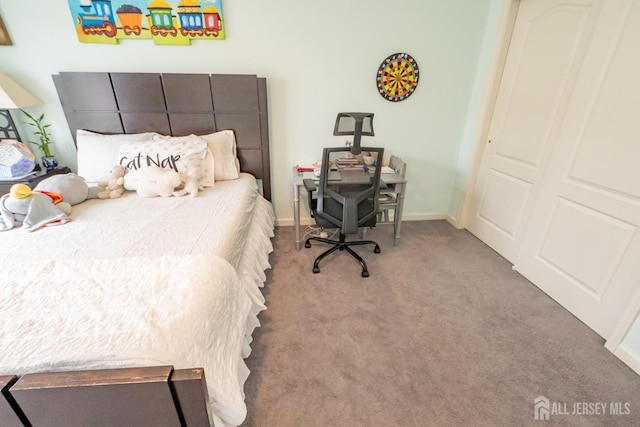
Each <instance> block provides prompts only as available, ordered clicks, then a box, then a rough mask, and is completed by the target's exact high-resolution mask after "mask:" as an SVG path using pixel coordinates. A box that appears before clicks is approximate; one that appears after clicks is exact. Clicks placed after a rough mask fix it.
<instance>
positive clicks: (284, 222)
mask: <svg viewBox="0 0 640 427" xmlns="http://www.w3.org/2000/svg"><path fill="white" fill-rule="evenodd" d="M439 219H446V220H447V221H448V217H447V215H446V214H436V213H434V214H420V215H403V216H402V221H433V220H439ZM310 224H313V220H312V219H311V217H304V218H300V225H302V226H305V225H310ZM453 225H454V226H455V224H453ZM292 226H293V218H282V219H277V220H276V227H292Z"/></svg>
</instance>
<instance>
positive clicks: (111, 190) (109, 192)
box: [98, 165, 129, 199]
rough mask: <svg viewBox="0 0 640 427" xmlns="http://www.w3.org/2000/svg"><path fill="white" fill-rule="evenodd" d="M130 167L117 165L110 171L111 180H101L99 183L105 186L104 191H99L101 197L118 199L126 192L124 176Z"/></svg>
mask: <svg viewBox="0 0 640 427" xmlns="http://www.w3.org/2000/svg"><path fill="white" fill-rule="evenodd" d="M127 172H129V169H127V168H126V167H124V166H122V165H116V166H114V167H112V168H111V170H110V171H109V181H106V182H101V183H99V184H98V185H100V186H102V187H105V189H104V191H100V192H99V193H98V198H99V199H117V198H118V197H120V196H122V193H124V190H125V188H124V177H125V176H126V175H127Z"/></svg>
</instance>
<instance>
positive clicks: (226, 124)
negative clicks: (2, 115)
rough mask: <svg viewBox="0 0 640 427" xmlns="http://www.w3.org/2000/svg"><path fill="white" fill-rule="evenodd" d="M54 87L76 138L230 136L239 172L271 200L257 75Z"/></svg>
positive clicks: (108, 80) (74, 76)
mask: <svg viewBox="0 0 640 427" xmlns="http://www.w3.org/2000/svg"><path fill="white" fill-rule="evenodd" d="M53 81H54V83H55V86H56V89H57V91H58V96H59V97H60V102H61V103H62V108H63V109H64V113H65V116H66V117H67V122H68V124H69V128H70V129H71V133H72V134H73V138H74V140H75V138H76V131H77V130H78V129H86V130H90V131H93V132H101V133H110V134H119V133H139V132H158V133H161V134H164V135H173V136H182V135H189V134H196V135H204V134H208V133H211V132H216V131H219V130H226V129H232V130H233V131H234V132H235V134H236V140H237V145H238V158H239V159H240V169H241V170H242V171H244V172H248V173H251V174H253V175H254V176H255V177H256V178H258V179H261V180H262V185H263V191H264V196H265V198H267V199H268V200H271V171H270V160H269V127H268V122H269V118H268V111H267V82H266V79H265V78H262V77H260V78H259V77H257V76H254V75H232V74H211V75H208V74H157V73H76V72H61V73H59V74H54V75H53Z"/></svg>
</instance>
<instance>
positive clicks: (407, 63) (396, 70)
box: [376, 53, 420, 102]
mask: <svg viewBox="0 0 640 427" xmlns="http://www.w3.org/2000/svg"><path fill="white" fill-rule="evenodd" d="M419 77H420V75H419V70H418V63H417V62H416V60H415V59H413V58H412V57H411V55H408V54H406V53H394V54H393V55H390V56H388V57H387V58H386V59H385V60H384V61H382V64H380V68H378V75H377V77H376V80H377V81H376V83H377V85H378V92H380V95H382V97H383V98H385V99H387V100H389V101H393V102H397V101H403V100H405V99H407V98H408V97H409V96H411V94H412V93H413V91H415V90H416V87H418V78H419Z"/></svg>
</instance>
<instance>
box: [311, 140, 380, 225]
mask: <svg viewBox="0 0 640 427" xmlns="http://www.w3.org/2000/svg"><path fill="white" fill-rule="evenodd" d="M362 151H369V152H371V153H377V156H378V157H377V158H378V159H382V155H383V154H384V149H383V148H372V147H362ZM347 152H348V148H346V147H337V148H325V149H324V150H323V152H322V166H321V171H320V180H319V183H318V200H317V207H316V212H315V220H316V222H317V223H318V225H320V226H322V227H336V228H340V232H341V234H354V233H357V232H358V228H359V227H364V226H374V225H375V224H376V217H377V212H378V198H379V195H380V173H381V172H380V171H381V166H382V162H380V161H378V162H376V165H375V166H370V167H369V168H371V167H373V168H374V172H373V173H371V172H369V171H368V170H366V169H365V170H364V171H343V172H341V175H342V178H343V179H342V180H341V181H340V183H339V184H338V185H336V183H335V182H331V181H329V178H328V177H329V170H330V167H331V162H332V161H333V159H335V158H337V157H340V155H339V154H336V153H344V154H345V155H346V153H347ZM348 174H352V175H351V177H354V178H355V179H354V180H353V182H351V180H350V179H349V178H350V176H349V175H348ZM358 174H360V175H358Z"/></svg>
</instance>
